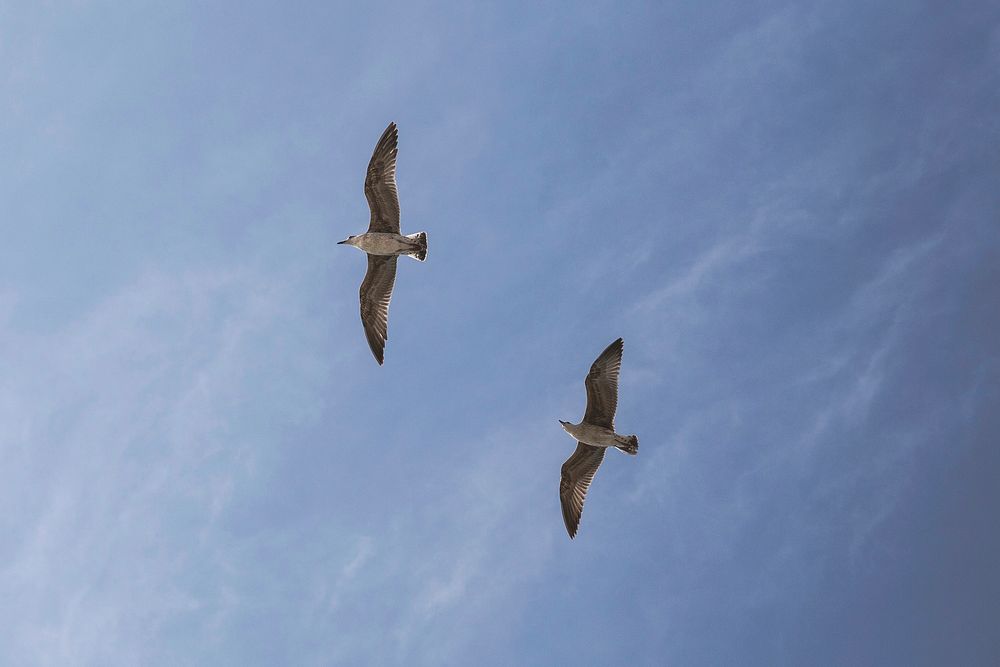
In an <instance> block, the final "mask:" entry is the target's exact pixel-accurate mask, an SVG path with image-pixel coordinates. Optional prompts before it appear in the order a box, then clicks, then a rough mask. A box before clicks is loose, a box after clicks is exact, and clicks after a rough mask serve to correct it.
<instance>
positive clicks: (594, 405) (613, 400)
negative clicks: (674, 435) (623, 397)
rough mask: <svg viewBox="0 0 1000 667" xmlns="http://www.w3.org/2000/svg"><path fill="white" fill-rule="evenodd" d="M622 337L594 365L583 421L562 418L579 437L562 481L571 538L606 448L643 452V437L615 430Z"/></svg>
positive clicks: (564, 515) (564, 508)
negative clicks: (640, 440) (573, 422)
mask: <svg viewBox="0 0 1000 667" xmlns="http://www.w3.org/2000/svg"><path fill="white" fill-rule="evenodd" d="M622 348H623V343H622V339H621V338H619V339H618V340H616V341H615V342H613V343H611V345H608V346H607V347H606V348H605V349H604V352H601V356H599V357H597V360H596V361H595V362H594V364H593V365H592V366H591V367H590V372H589V373H587V379H586V380H584V384H585V385H586V386H587V412H586V413H585V414H584V415H583V421H581V422H580V423H579V424H572V423H570V422H564V421H563V420H561V419H560V420H559V423H560V424H562V427H563V429H564V430H565V431H566V432H567V433H569V434H570V435H571V436H573V437H574V438H576V439H577V440H578V442H577V445H576V451H575V452H573V455H572V456H570V457H569V458H568V459H566V463H564V464H563V466H562V478H561V479H560V480H559V501H560V502H561V503H562V514H563V521H564V522H565V523H566V531H567V532H568V533H569V537H570V539H573V538H574V537H576V529H577V527H579V525H580V515H581V514H583V501H584V499H585V498H586V497H587V489H589V488H590V483H591V482H592V481H594V475H595V474H596V473H597V468H598V467H599V466H600V465H601V461H603V460H604V450H606V449H607V448H608V447H617V448H618V449H620V450H622V451H623V452H625V453H626V454H631V455H633V456H635V455H636V454H638V453H639V438H637V437H636V436H634V435H618V434H617V433H615V408H617V407H618V371H620V370H621V367H622Z"/></svg>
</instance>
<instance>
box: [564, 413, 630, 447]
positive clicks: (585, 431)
mask: <svg viewBox="0 0 1000 667" xmlns="http://www.w3.org/2000/svg"><path fill="white" fill-rule="evenodd" d="M559 423H560V424H562V427H563V429H564V430H565V431H566V432H567V433H569V434H570V435H571V436H573V437H574V438H576V439H577V440H579V441H580V442H582V443H584V444H586V445H590V446H591V447H618V448H619V449H621V450H622V451H624V452H626V453H628V454H635V453H636V452H634V451H630V449H631V447H632V439H633V438H635V436H634V435H618V434H617V433H615V431H614V429H611V428H608V427H606V426H598V425H597V424H588V423H587V422H580V423H579V424H571V423H569V422H564V421H560V422H559ZM636 445H638V440H636Z"/></svg>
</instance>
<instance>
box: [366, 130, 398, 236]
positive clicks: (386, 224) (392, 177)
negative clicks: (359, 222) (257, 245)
mask: <svg viewBox="0 0 1000 667" xmlns="http://www.w3.org/2000/svg"><path fill="white" fill-rule="evenodd" d="M397 136H398V132H397V131H396V124H395V123H389V127H387V128H385V132H383V133H382V137H381V138H380V139H379V140H378V143H377V144H375V151H374V152H373V153H372V159H371V161H369V162H368V174H367V175H366V176H365V197H366V198H367V199H368V208H370V209H371V211H372V218H371V222H369V223H368V231H369V232H389V233H395V234H398V233H399V195H398V194H397V193H396V139H397Z"/></svg>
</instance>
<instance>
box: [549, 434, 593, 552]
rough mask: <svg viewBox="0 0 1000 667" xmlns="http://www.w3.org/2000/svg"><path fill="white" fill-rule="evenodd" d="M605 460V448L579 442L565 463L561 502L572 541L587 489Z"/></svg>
mask: <svg viewBox="0 0 1000 667" xmlns="http://www.w3.org/2000/svg"><path fill="white" fill-rule="evenodd" d="M603 460H604V447H593V446H591V445H585V444H584V443H582V442H578V443H577V445H576V451H575V452H573V455H572V456H570V457H569V458H568V459H566V463H563V466H562V478H561V479H560V480H559V502H560V503H561V504H562V514H563V522H564V523H565V524H566V531H567V532H568V533H569V537H570V539H573V538H574V537H576V529H577V527H578V526H579V525H580V516H581V515H582V514H583V501H584V500H585V499H586V498H587V489H589V488H590V483H591V482H592V481H594V475H595V474H596V473H597V469H598V468H599V467H600V465H601V461H603Z"/></svg>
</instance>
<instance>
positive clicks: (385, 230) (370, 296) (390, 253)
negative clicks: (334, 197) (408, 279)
mask: <svg viewBox="0 0 1000 667" xmlns="http://www.w3.org/2000/svg"><path fill="white" fill-rule="evenodd" d="M398 134H399V133H398V132H397V131H396V124H395V123H389V127H387V128H385V132H383V133H382V137H381V138H380V139H379V140H378V143H377V144H375V152H373V153H372V159H371V160H370V161H369V162H368V174H367V176H365V197H366V198H367V199H368V208H370V209H371V212H372V217H371V221H370V222H369V223H368V231H367V232H365V233H364V234H360V235H358V236H348V237H347V238H346V239H344V240H343V241H339V242H338V244H339V243H346V244H347V245H352V246H354V247H356V248H360V249H361V250H364V251H365V252H366V253H368V273H366V274H365V279H364V280H363V281H362V283H361V323H362V324H363V325H364V327H365V336H366V337H367V338H368V345H369V347H371V349H372V354H374V355H375V360H376V361H377V362H378V363H379V365H380V366H381V365H382V362H383V361H384V356H385V339H386V338H388V337H389V335H388V325H389V300H390V299H392V286H393V283H394V282H395V281H396V258H397V257H399V256H400V255H409V256H410V257H414V258H416V259H418V260H420V261H421V262H422V261H424V258H426V257H427V234H426V233H425V232H417V233H416V234H408V235H406V236H402V235H400V233H399V195H398V194H397V193H396V140H397V137H398Z"/></svg>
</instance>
